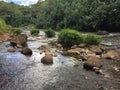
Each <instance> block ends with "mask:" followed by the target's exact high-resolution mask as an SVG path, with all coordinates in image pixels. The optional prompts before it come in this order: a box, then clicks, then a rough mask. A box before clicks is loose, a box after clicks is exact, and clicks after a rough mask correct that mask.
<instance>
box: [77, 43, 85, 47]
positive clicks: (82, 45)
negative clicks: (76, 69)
mask: <svg viewBox="0 0 120 90" xmlns="http://www.w3.org/2000/svg"><path fill="white" fill-rule="evenodd" d="M78 47H79V48H84V47H86V44H84V43H81V44H79V45H78Z"/></svg>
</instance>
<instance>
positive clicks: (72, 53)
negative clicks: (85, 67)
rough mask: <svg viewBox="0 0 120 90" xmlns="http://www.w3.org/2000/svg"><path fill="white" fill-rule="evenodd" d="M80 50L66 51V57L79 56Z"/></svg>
mask: <svg viewBox="0 0 120 90" xmlns="http://www.w3.org/2000/svg"><path fill="white" fill-rule="evenodd" d="M80 50H81V49H80V48H75V49H70V50H68V51H67V53H68V55H79V54H80Z"/></svg>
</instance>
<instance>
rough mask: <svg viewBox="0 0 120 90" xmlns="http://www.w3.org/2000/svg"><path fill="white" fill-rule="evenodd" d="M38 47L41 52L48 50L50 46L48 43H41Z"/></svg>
mask: <svg viewBox="0 0 120 90" xmlns="http://www.w3.org/2000/svg"><path fill="white" fill-rule="evenodd" d="M38 49H39V50H42V51H43V52H50V47H49V46H48V45H41V46H40V47H39V48H38Z"/></svg>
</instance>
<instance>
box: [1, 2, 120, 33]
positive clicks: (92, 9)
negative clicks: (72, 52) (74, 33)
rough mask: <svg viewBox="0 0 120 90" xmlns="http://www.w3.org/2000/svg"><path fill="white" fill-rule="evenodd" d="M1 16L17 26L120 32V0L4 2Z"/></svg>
mask: <svg viewBox="0 0 120 90" xmlns="http://www.w3.org/2000/svg"><path fill="white" fill-rule="evenodd" d="M0 18H2V19H4V20H5V22H6V23H7V24H8V25H11V26H13V27H21V26H26V25H30V24H33V25H35V26H36V28H53V29H55V30H60V29H63V28H72V29H77V30H79V31H98V30H107V31H119V29H120V0H45V1H41V0H39V1H38V3H36V4H34V5H31V6H20V5H16V4H15V3H13V2H11V3H6V2H3V1H0Z"/></svg>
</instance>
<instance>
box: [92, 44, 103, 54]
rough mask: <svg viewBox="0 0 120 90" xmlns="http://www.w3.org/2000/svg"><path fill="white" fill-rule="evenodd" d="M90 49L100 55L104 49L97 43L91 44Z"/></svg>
mask: <svg viewBox="0 0 120 90" xmlns="http://www.w3.org/2000/svg"><path fill="white" fill-rule="evenodd" d="M90 50H91V51H92V52H93V53H95V54H96V55H100V54H102V50H101V48H100V47H99V46H96V45H92V46H90Z"/></svg>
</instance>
